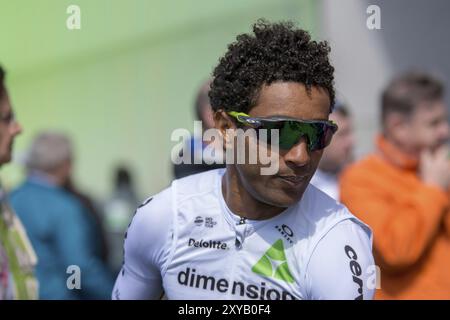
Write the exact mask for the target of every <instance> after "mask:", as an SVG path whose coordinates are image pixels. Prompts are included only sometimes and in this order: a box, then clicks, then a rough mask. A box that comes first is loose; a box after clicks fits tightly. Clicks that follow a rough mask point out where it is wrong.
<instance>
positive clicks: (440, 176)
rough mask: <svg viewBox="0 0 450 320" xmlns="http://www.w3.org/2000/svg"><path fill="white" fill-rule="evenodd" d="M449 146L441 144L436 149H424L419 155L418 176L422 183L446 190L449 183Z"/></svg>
mask: <svg viewBox="0 0 450 320" xmlns="http://www.w3.org/2000/svg"><path fill="white" fill-rule="evenodd" d="M449 153H450V147H449V146H447V145H443V146H441V147H439V148H438V149H437V150H436V151H434V152H433V151H431V150H424V151H423V152H422V153H421V156H420V176H421V179H422V181H423V182H424V183H426V184H431V185H435V186H438V187H440V188H443V189H444V190H447V189H448V187H449V185H450V159H449Z"/></svg>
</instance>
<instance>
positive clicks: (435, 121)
mask: <svg viewBox="0 0 450 320" xmlns="http://www.w3.org/2000/svg"><path fill="white" fill-rule="evenodd" d="M408 133H409V134H408V136H409V139H408V140H409V141H406V142H405V143H408V144H409V145H410V149H412V150H414V152H416V153H419V152H421V151H422V150H424V149H431V150H434V149H435V148H437V147H439V146H441V145H442V144H444V143H447V142H448V139H449V136H450V130H449V124H448V114H447V109H446V107H445V104H444V102H443V101H436V102H427V103H422V104H419V105H418V106H417V108H416V109H415V110H414V112H413V114H412V115H411V118H410V119H409V129H408Z"/></svg>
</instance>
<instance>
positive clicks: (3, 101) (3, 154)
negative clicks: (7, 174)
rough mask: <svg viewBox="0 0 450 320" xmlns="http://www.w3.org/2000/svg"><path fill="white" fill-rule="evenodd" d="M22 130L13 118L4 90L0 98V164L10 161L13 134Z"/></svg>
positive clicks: (15, 134)
mask: <svg viewBox="0 0 450 320" xmlns="http://www.w3.org/2000/svg"><path fill="white" fill-rule="evenodd" d="M21 131H22V128H21V127H20V124H19V123H17V122H16V121H15V120H14V117H13V111H12V108H11V103H10V101H9V97H8V94H7V92H6V90H5V92H3V94H2V95H1V98H0V165H1V164H4V163H7V162H9V161H11V153H12V147H13V142H14V138H15V136H17V135H18V134H19V133H20V132H21Z"/></svg>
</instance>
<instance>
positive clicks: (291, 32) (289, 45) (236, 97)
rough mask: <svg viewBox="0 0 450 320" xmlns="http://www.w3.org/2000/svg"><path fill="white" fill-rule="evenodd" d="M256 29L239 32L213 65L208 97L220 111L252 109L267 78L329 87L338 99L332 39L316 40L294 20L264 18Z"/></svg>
mask: <svg viewBox="0 0 450 320" xmlns="http://www.w3.org/2000/svg"><path fill="white" fill-rule="evenodd" d="M253 33H254V35H253V34H241V35H238V36H237V38H236V41H235V42H233V43H231V44H230V45H229V46H228V51H227V52H226V53H225V55H224V56H223V57H222V58H221V59H220V60H219V64H218V66H217V67H216V68H215V69H214V72H213V77H214V80H213V82H212V83H211V90H210V91H209V97H210V99H211V106H212V107H213V109H214V110H215V111H217V110H219V109H223V110H225V111H238V112H248V111H249V110H250V109H251V108H252V107H254V106H255V104H256V102H257V98H258V95H259V91H260V89H261V87H262V86H263V85H264V84H267V85H269V84H271V83H272V82H275V81H293V82H298V83H302V84H304V85H305V86H306V88H307V90H308V93H310V92H311V87H312V86H320V87H323V88H325V89H326V90H327V91H328V94H329V97H330V112H331V109H332V108H331V106H333V105H334V99H335V92H334V75H333V74H334V68H333V66H332V65H331V64H330V62H329V59H328V54H329V52H330V47H329V45H328V43H327V42H325V41H324V42H316V41H312V40H311V36H310V34H309V33H308V32H307V31H304V30H301V29H297V28H295V25H294V23H293V22H279V23H269V22H268V21H266V20H263V19H260V20H258V21H257V22H256V23H255V24H254V25H253Z"/></svg>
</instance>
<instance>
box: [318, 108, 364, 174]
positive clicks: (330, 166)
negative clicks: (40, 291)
mask: <svg viewBox="0 0 450 320" xmlns="http://www.w3.org/2000/svg"><path fill="white" fill-rule="evenodd" d="M330 120H332V121H334V122H335V123H336V124H337V125H338V127H339V129H338V131H336V133H335V134H334V136H333V140H332V141H331V143H330V145H329V146H328V147H327V148H326V149H325V150H324V152H323V156H322V160H321V161H320V164H319V168H321V169H323V170H325V171H328V172H335V173H337V172H339V171H340V170H342V168H344V167H345V166H346V165H348V164H349V163H350V162H351V161H352V160H353V147H354V144H355V141H354V137H353V127H352V121H351V118H350V117H349V116H344V115H343V114H341V113H339V112H335V113H332V114H330Z"/></svg>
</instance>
